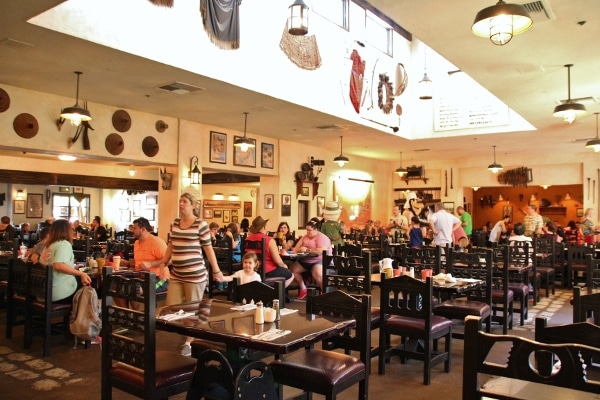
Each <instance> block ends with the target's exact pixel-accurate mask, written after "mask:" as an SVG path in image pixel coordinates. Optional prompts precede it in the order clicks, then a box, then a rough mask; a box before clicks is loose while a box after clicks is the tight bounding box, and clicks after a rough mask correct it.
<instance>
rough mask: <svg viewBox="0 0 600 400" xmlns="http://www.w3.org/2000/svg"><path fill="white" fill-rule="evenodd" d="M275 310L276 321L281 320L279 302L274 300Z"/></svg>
mask: <svg viewBox="0 0 600 400" xmlns="http://www.w3.org/2000/svg"><path fill="white" fill-rule="evenodd" d="M273 309H274V310H275V321H279V320H280V319H281V313H280V311H279V300H273Z"/></svg>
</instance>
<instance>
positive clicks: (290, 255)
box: [279, 252, 312, 261]
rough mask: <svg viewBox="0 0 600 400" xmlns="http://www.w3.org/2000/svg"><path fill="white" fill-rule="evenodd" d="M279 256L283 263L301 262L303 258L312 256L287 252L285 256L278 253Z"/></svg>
mask: <svg viewBox="0 0 600 400" xmlns="http://www.w3.org/2000/svg"><path fill="white" fill-rule="evenodd" d="M279 256H280V257H281V259H282V260H283V261H296V260H301V259H303V258H306V257H309V256H312V254H309V253H288V252H286V254H281V253H279Z"/></svg>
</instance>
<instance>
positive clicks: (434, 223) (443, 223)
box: [428, 202, 461, 246]
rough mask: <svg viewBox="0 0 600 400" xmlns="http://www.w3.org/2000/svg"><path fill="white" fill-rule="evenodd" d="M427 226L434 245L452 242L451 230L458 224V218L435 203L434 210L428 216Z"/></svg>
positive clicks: (440, 204)
mask: <svg viewBox="0 0 600 400" xmlns="http://www.w3.org/2000/svg"><path fill="white" fill-rule="evenodd" d="M428 222H429V226H430V227H431V231H432V232H433V243H434V244H435V245H436V246H446V245H447V244H451V243H452V231H453V230H455V229H457V228H458V227H459V226H460V225H461V222H460V219H458V218H457V217H456V216H455V215H454V214H450V213H449V212H446V210H444V205H443V204H442V203H441V202H440V203H435V212H434V213H433V214H431V215H430V216H429V220H428Z"/></svg>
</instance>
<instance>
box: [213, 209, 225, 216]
mask: <svg viewBox="0 0 600 400" xmlns="http://www.w3.org/2000/svg"><path fill="white" fill-rule="evenodd" d="M213 218H223V210H213Z"/></svg>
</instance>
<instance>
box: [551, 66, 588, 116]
mask: <svg viewBox="0 0 600 400" xmlns="http://www.w3.org/2000/svg"><path fill="white" fill-rule="evenodd" d="M572 66H573V64H565V67H567V89H568V95H569V97H568V98H567V101H566V102H565V103H563V104H559V105H557V106H556V107H554V114H552V115H554V116H555V117H558V118H562V119H563V121H565V122H567V123H569V124H572V123H573V121H575V119H577V117H581V116H583V115H585V114H587V110H586V109H585V106H584V105H583V104H579V103H575V102H573V100H571V67H572Z"/></svg>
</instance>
